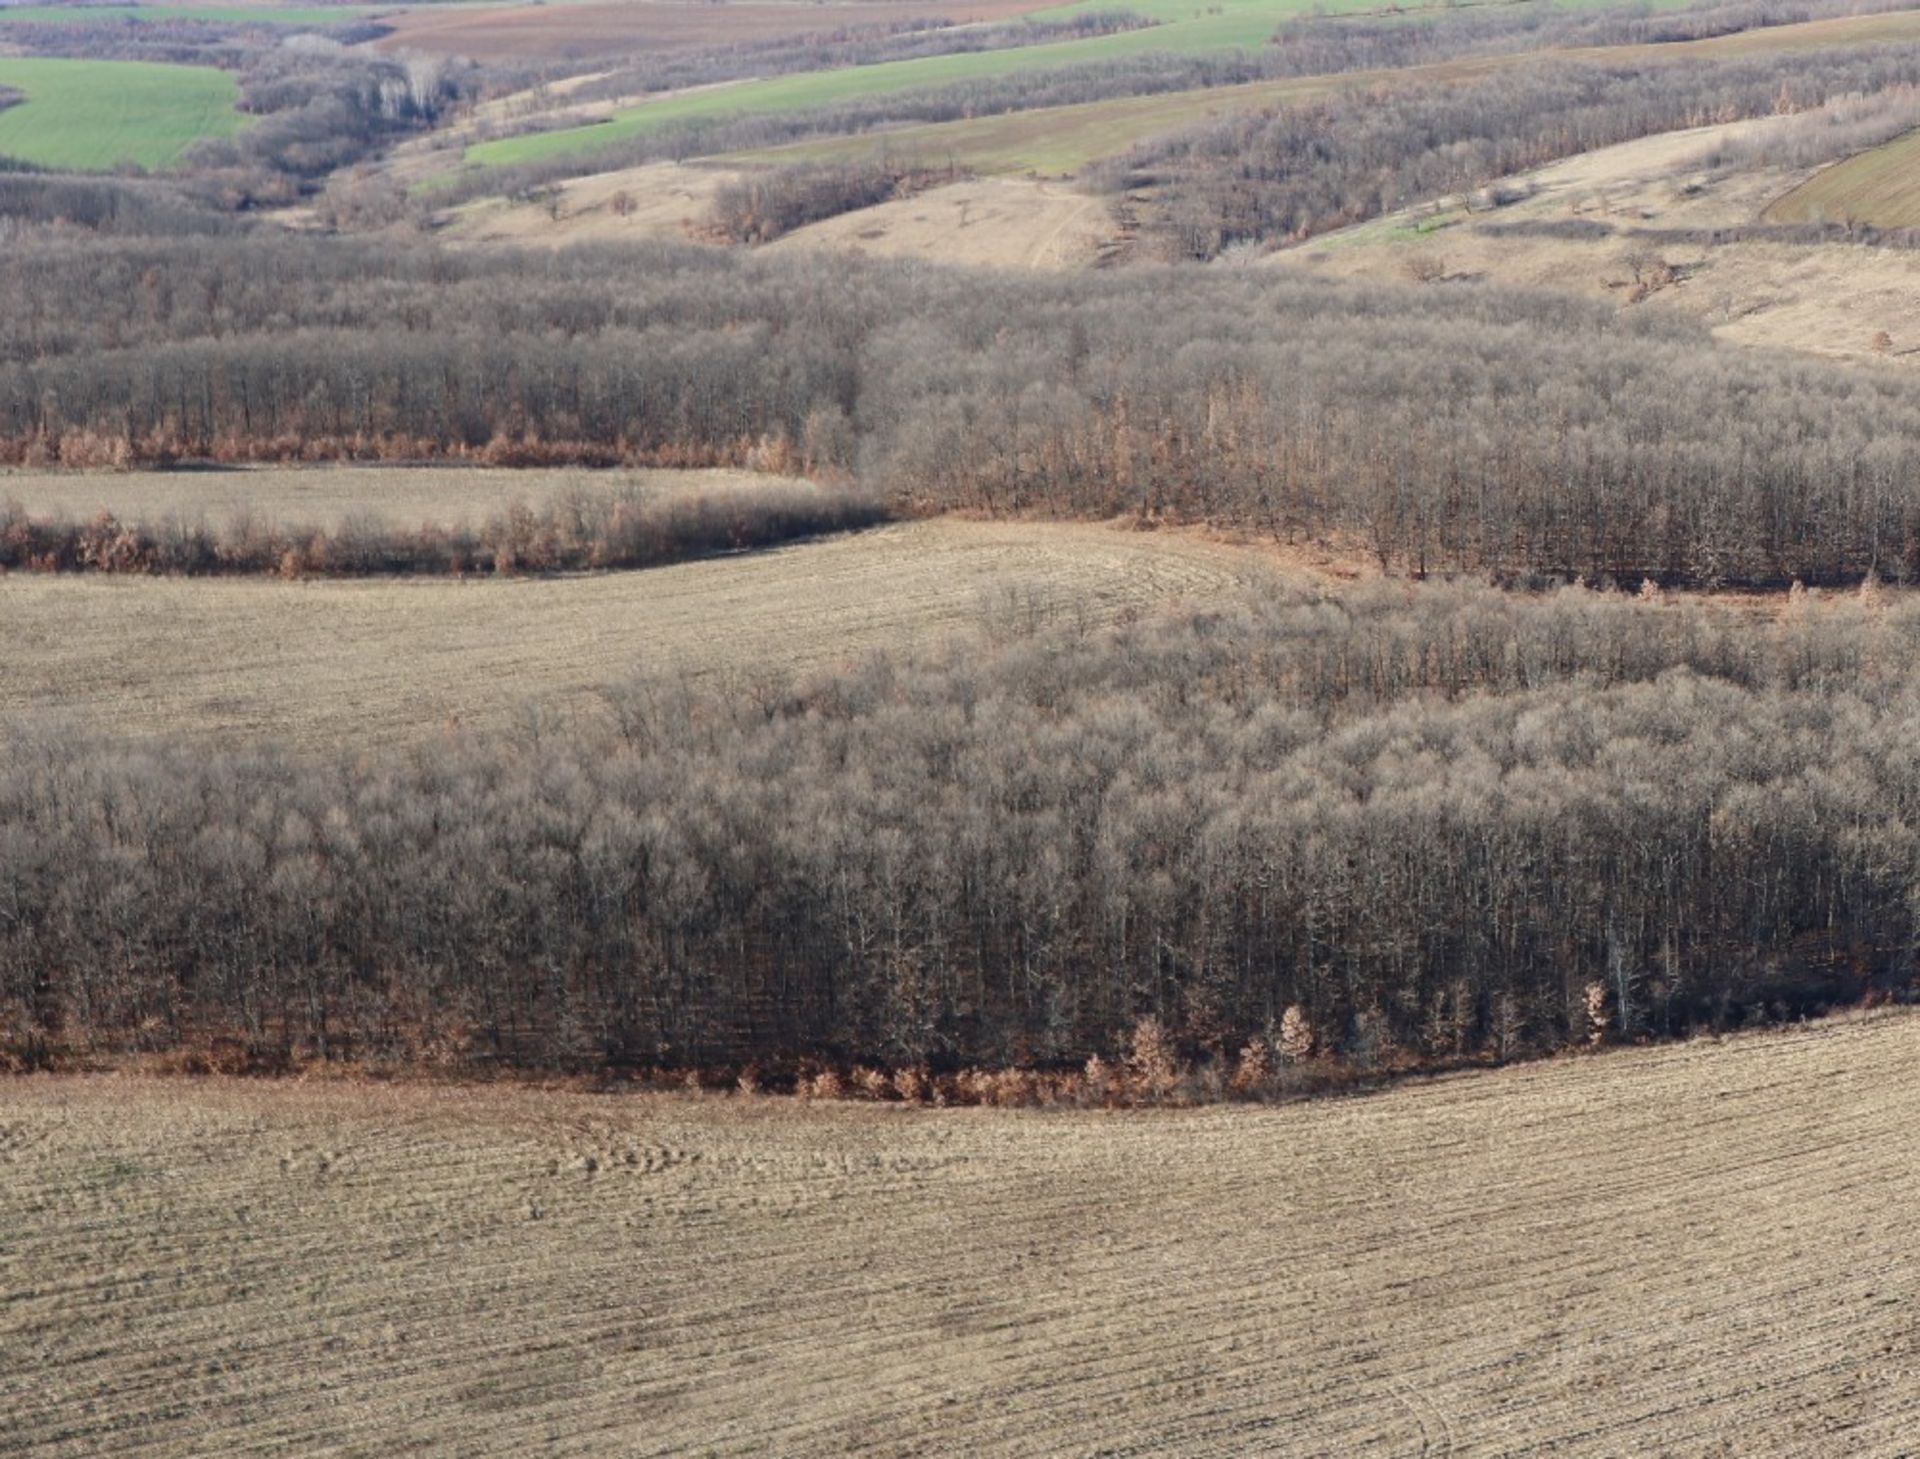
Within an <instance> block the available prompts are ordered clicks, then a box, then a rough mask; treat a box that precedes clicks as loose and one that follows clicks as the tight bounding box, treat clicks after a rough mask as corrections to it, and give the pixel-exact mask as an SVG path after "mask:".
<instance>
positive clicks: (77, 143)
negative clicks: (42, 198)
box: [0, 56, 246, 172]
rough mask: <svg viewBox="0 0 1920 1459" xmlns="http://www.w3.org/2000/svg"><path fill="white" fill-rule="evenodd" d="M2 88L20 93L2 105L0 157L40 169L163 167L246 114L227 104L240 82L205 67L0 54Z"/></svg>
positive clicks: (229, 131) (227, 132)
mask: <svg viewBox="0 0 1920 1459" xmlns="http://www.w3.org/2000/svg"><path fill="white" fill-rule="evenodd" d="M0 86H8V87H11V88H13V89H14V90H16V91H19V92H21V93H22V94H23V95H25V97H26V100H25V101H23V102H22V103H20V104H19V105H18V106H11V107H8V108H7V109H6V110H5V111H0V156H4V157H17V158H19V159H20V160H22V161H24V162H32V163H37V164H38V165H40V166H42V167H53V168H61V169H67V170H72V171H79V172H88V171H104V170H105V169H107V168H110V167H113V166H114V165H115V164H117V163H121V162H137V163H139V164H140V165H141V166H143V167H165V166H167V165H169V164H170V163H173V162H175V161H177V160H178V159H179V157H180V156H181V154H182V153H184V152H185V151H186V150H187V149H188V148H189V147H191V146H192V145H193V144H194V143H195V142H198V141H200V140H201V139H202V138H205V137H230V136H232V135H234V133H236V132H238V131H239V130H240V128H241V126H242V125H243V124H244V122H245V120H246V119H245V118H244V117H242V116H241V115H240V113H239V112H237V111H235V110H234V106H235V104H236V103H237V102H238V101H239V99H240V88H239V85H238V84H237V83H236V82H235V81H234V78H233V77H232V76H231V75H230V74H228V73H227V72H225V71H216V70H214V69H213V68H212V67H210V66H162V65H155V64H152V63H149V62H146V61H66V60H50V59H46V58H43V57H38V56H35V57H12V56H7V57H0Z"/></svg>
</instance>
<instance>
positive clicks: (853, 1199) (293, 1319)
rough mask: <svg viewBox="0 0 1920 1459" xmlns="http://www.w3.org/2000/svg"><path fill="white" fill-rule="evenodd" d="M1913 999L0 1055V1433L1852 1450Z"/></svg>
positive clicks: (1170, 1451) (1198, 1448)
mask: <svg viewBox="0 0 1920 1459" xmlns="http://www.w3.org/2000/svg"><path fill="white" fill-rule="evenodd" d="M1916 1056H1920V1021H1916V1019H1915V1017H1914V1016H1912V1015H1910V1014H1906V1013H1896V1014H1888V1015H1876V1016H1871V1017H1866V1018H1854V1019H1848V1020H1840V1021H1833V1022H1829V1023H1825V1024H1820V1025H1811V1026H1807V1027H1805V1028H1802V1029H1799V1030H1795V1031H1791V1032H1777V1033H1763V1034H1756V1035H1750V1036H1745V1037H1741V1038H1737V1039H1734V1040H1731V1041H1726V1042H1719V1043H1709V1042H1702V1043H1696V1044H1689V1045H1682V1046H1669V1047H1665V1048H1660V1049H1646V1050H1632V1051H1625V1052H1620V1053H1614V1054H1607V1055H1601V1056H1597V1057H1595V1056H1580V1057H1568V1058H1564V1059H1560V1060H1556V1061H1552V1062H1548V1063H1539V1064H1532V1065H1525V1066H1519V1067H1515V1068H1511V1069H1506V1070H1501V1071H1495V1072H1483V1073H1474V1074H1466V1075H1458V1076H1453V1077H1449V1078H1446V1079H1442V1080H1439V1081H1436V1082H1431V1083H1420V1084H1407V1085H1402V1086H1400V1087H1398V1088H1395V1089H1393V1090H1391V1091H1389V1092H1386V1093H1382V1094H1377V1095H1372V1096H1367V1097H1362V1098H1349V1099H1338V1100H1326V1101H1322V1102H1318V1103H1310V1104H1295V1105H1288V1106H1281V1107H1277V1108H1270V1109H1261V1108H1248V1107H1227V1108H1221V1107H1215V1108H1210V1109H1202V1110H1192V1111H1138V1112H1129V1113H1104V1112H1098V1111H1087V1112H1074V1111H1051V1112H1049V1111H1009V1110H989V1109H955V1110H924V1109H923V1110H909V1109H905V1108H902V1107H900V1106H898V1105H886V1106H883V1105H874V1104H832V1105H823V1104H813V1105H805V1104H800V1103H797V1102H795V1101H792V1100H788V1099H784V1098H748V1097H744V1096H738V1095H717V1094H716V1095H704V1096H694V1095H687V1096H675V1095H624V1096H622V1095H591V1094H582V1093H566V1092H558V1091H549V1092H543V1091H537V1090H530V1089H521V1088H511V1087H495V1088H459V1087H445V1086H439V1087H436V1086H429V1085H420V1084H399V1085H359V1084H335V1083H324V1082H322V1083H298V1082H278V1083H273V1082H243V1081H223V1080H217V1079H214V1080H185V1079H180V1080H173V1081H166V1080H153V1079H148V1078H139V1077H131V1076H118V1077H113V1076H97V1077H60V1078H51V1077H35V1078H16V1079H14V1080H12V1081H10V1082H0V1233H4V1235H0V1293H4V1294H5V1300H4V1301H0V1353H4V1354H5V1355H6V1361H5V1362H4V1363H0V1449H3V1450H4V1451H5V1452H7V1453H8V1454H10V1455H20V1456H34V1459H56V1456H68V1455H73V1456H78V1455H94V1454H104V1453H112V1454H115V1455H121V1456H163V1455H201V1454H262V1453H268V1452H273V1453H299V1454H320V1453H327V1454H367V1455H373V1454H392V1453H400V1452H430V1453H448V1454H451V1453H458V1454H463V1455H471V1456H476V1459H485V1456H490V1455H505V1456H521V1455H525V1454H528V1453H533V1452H538V1453H541V1454H552V1455H582V1456H585V1455H593V1456H599V1455H607V1454H622V1455H636V1456H638V1455H669V1454H671V1455H683V1454H703V1455H722V1456H725V1455H743V1456H744V1455H756V1456H757V1455H770V1454H790V1455H814V1454H866V1455H876V1456H881V1455H884V1456H891V1455H908V1454H921V1455H935V1454H939V1455H947V1454H954V1455H958V1454H966V1455H975V1456H983V1459H997V1456H1040V1455H1047V1456H1052V1455H1094V1454H1132V1455H1178V1456H1185V1459H1208V1456H1216V1455H1218V1456H1226V1455H1233V1456H1241V1455H1255V1454H1258V1455H1302V1456H1305V1455H1342V1456H1346V1455H1353V1456H1370V1455H1381V1456H1412V1455H1445V1454H1454V1455H1469V1454H1471V1455H1487V1456H1494V1455H1510V1456H1519V1455H1540V1454H1554V1455H1564V1456H1568V1459H1579V1456H1617V1455H1622V1454H1672V1455H1688V1456H1694V1455H1785V1454H1793V1455H1809V1456H1828V1455H1831V1456H1840V1455H1849V1456H1856V1455H1858V1456H1877V1455H1886V1456H1893V1455H1898V1454H1903V1453H1909V1452H1911V1448H1912V1440H1913V1435H1914V1434H1915V1433H1916V1432H1920V1333H1916V1329H1915V1324H1914V1317H1913V1314H1914V1311H1915V1304H1916V1302H1920V1267H1917V1266H1916V1263H1915V1260H1914V1256H1913V1252H1912V1244H1913V1243H1912V1237H1913V1207H1914V1199H1915V1171H1916V1170H1920V1124H1916V1122H1915V1121H1914V1119H1913V1117H1912V1107H1913V1089H1912V1086H1913V1083H1914V1069H1915V1067H1916V1062H1917V1059H1916Z"/></svg>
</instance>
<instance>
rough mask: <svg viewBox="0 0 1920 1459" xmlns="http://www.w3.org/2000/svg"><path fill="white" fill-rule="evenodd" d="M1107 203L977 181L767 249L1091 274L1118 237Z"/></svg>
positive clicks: (1007, 181) (833, 222) (1038, 187)
mask: <svg viewBox="0 0 1920 1459" xmlns="http://www.w3.org/2000/svg"><path fill="white" fill-rule="evenodd" d="M1118 233H1119V229H1118V226H1117V225H1116V224H1115V222H1114V219H1113V215H1112V212H1111V210H1110V209H1109V208H1108V207H1107V204H1106V201H1105V199H1103V198H1098V197H1095V196H1093V195H1091V194H1089V193H1083V192H1076V191H1074V190H1073V189H1072V188H1070V187H1067V186H1064V185H1062V184H1060V183H1049V182H1039V181H1035V180H1029V179H1025V178H1012V177H993V178H975V179H971V180H969V181H966V182H957V183H953V184H951V185H950V186H947V187H939V188H933V189H931V190H930V191H927V192H923V193H919V194H916V195H915V196H913V197H910V198H900V199H898V200H896V201H894V202H890V203H882V204H880V205H879V206H878V207H874V208H866V209H863V210H861V211H859V212H856V213H845V214H842V215H841V216H839V217H837V218H828V219H825V220H824V221H822V222H819V223H814V224H811V225H809V226H808V227H805V228H800V229H796V230H795V231H794V232H792V233H789V234H788V235H787V236H786V237H784V238H780V239H777V240H775V241H774V242H773V243H771V244H769V245H767V246H768V247H769V248H770V249H773V250H776V251H779V250H785V251H789V252H791V251H795V250H800V249H809V248H813V249H818V248H827V249H844V250H850V251H853V252H856V253H869V254H873V255H875V256H877V257H883V258H919V259H925V260H927V261H928V262H936V263H949V264H969V265H976V266H984V267H994V268H1021V269H1071V268H1085V267H1087V266H1089V265H1090V264H1092V263H1093V262H1094V261H1095V260H1096V259H1097V258H1098V256H1099V254H1100V251H1101V248H1102V247H1103V246H1104V245H1106V244H1108V243H1110V242H1111V241H1112V240H1113V239H1114V238H1116V237H1117V236H1118Z"/></svg>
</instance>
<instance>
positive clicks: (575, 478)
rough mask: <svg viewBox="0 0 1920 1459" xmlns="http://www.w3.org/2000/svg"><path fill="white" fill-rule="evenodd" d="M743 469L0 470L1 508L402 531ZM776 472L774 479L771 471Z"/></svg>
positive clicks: (746, 482)
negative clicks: (357, 523)
mask: <svg viewBox="0 0 1920 1459" xmlns="http://www.w3.org/2000/svg"><path fill="white" fill-rule="evenodd" d="M768 479H769V478H767V477H764V476H756V475H754V474H753V473H751V472H747V471H648V470H639V471H586V470H573V469H569V468H544V467H532V468H525V469H510V468H505V467H495V468H485V467H472V466H413V465H409V466H292V467H288V466H244V467H232V468H222V469H215V470H200V471H27V470H18V469H16V470H0V508H4V507H6V506H9V505H12V504H15V503H17V504H18V505H20V506H21V507H23V508H25V509H26V511H27V512H28V513H29V514H30V515H32V516H35V517H66V518H70V519H72V520H74V521H80V522H85V521H89V520H91V519H92V518H93V517H94V516H95V515H97V514H98V513H100V512H103V511H106V512H111V513H113V515H114V516H116V517H118V518H119V519H120V520H121V521H123V522H128V523H133V524H137V525H144V526H157V525H159V524H160V523H163V522H165V521H167V520H169V519H172V520H177V521H179V522H181V523H183V524H185V525H188V526H193V525H195V524H198V523H204V524H206V525H207V526H210V527H214V528H223V527H226V526H227V525H228V524H229V523H232V522H234V521H236V520H242V519H245V520H252V521H256V522H262V523H267V524H270V525H274V526H279V527H285V528H289V529H291V528H295V527H323V528H327V529H329V530H332V529H335V528H338V527H339V526H340V524H341V523H343V522H346V521H349V520H353V519H363V520H364V519H371V520H373V521H376V522H380V523H383V524H385V525H388V526H392V527H395V528H399V529H401V530H409V529H412V528H415V527H419V526H422V525H426V524H431V525H433V526H436V527H447V528H454V527H463V526H474V527H477V526H480V525H482V524H484V523H485V522H487V521H489V520H490V519H492V518H494V517H497V516H499V515H501V514H503V513H505V512H506V511H507V510H508V509H509V508H511V507H515V506H525V507H530V508H532V509H534V510H536V511H537V510H540V509H542V508H544V507H547V506H549V505H550V504H551V503H553V502H554V501H555V500H556V499H558V498H560V497H562V496H564V495H566V494H568V493H571V492H580V493H582V494H584V495H586V496H589V497H593V496H603V495H606V496H612V495H624V494H626V493H628V492H632V493H635V494H646V495H661V496H665V495H668V494H670V493H674V492H694V493H697V492H701V491H706V490H713V489H719V490H726V489H727V488H729V487H746V486H751V485H753V484H754V483H755V482H759V481H765V480H768ZM772 479H773V480H782V479H783V478H777V477H776V478H772Z"/></svg>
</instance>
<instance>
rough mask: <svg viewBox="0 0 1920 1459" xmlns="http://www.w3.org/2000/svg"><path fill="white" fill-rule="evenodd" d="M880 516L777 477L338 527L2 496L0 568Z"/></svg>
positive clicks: (640, 554) (262, 565)
mask: <svg viewBox="0 0 1920 1459" xmlns="http://www.w3.org/2000/svg"><path fill="white" fill-rule="evenodd" d="M885 516H886V513H885V511H884V509H883V508H882V507H881V506H880V505H879V503H878V502H876V501H875V500H874V499H873V498H872V497H871V496H869V495H867V494H866V493H863V492H860V491H857V490H855V489H852V488H849V487H826V486H816V485H815V484H813V483H812V482H807V481H795V480H789V479H779V478H768V479H765V480H760V481H751V482H745V483H730V484H725V485H706V486H701V487H698V488H688V489H685V490H676V491H649V490H641V489H629V490H625V491H616V492H605V491H593V490H590V489H586V488H582V489H578V490H569V491H566V492H563V493H561V494H560V495H559V496H557V497H556V498H555V499H554V500H552V501H551V502H547V503H545V504H542V505H540V506H529V505H527V504H525V503H518V504H515V505H513V506H511V507H509V508H508V509H506V510H505V511H502V512H499V513H496V514H495V515H493V516H491V517H489V518H488V519H487V520H486V521H484V522H482V523H480V524H478V525H474V524H470V523H465V522H456V523H453V524H441V523H435V522H427V523H422V524H420V525H418V526H411V527H407V526H401V525H399V524H396V523H393V522H391V521H387V520H384V519H382V518H380V517H378V516H376V515H373V514H371V513H369V514H365V515H360V516H354V517H349V518H347V519H346V520H344V521H342V522H340V523H339V524H337V525H334V526H313V525H308V526H295V525H285V524H280V523H276V522H273V521H270V520H267V519H266V518H264V517H261V516H259V515H257V514H251V513H246V514H241V515H239V516H237V517H235V518H234V519H233V520H232V521H230V522H228V523H227V524H226V525H225V526H224V527H214V526H210V525H208V524H207V523H206V522H204V521H197V520H188V519H184V518H181V517H178V516H173V517H168V518H164V519H161V520H158V521H134V522H124V521H121V520H120V519H119V518H118V517H116V516H114V515H113V514H112V513H111V512H107V511H102V512H100V513H99V514H98V515H96V516H94V517H93V518H91V519H90V520H88V521H86V522H75V521H72V520H69V519H63V518H59V517H45V516H43V517H35V516H33V515H31V514H30V513H29V512H27V510H26V509H25V508H24V507H22V506H21V505H20V504H19V503H18V502H11V503H9V502H5V501H4V500H0V572H5V571H10V570H11V571H26V572H102V573H122V574H155V573H165V574H174V575H180V576H189V577H211V576H231V575H246V574H276V575H278V576H281V577H373V576H392V575H395V574H409V573H442V574H448V573H450V574H456V575H467V574H474V575H487V574H516V573H551V572H579V571H588V570H603V569H610V568H644V567H657V566H660V565H661V564H663V563H669V562H683V561H686V560H687V559H689V558H693V557H703V556H708V555H711V554H714V553H720V552H738V551H742V550H745V549H748V548H756V547H772V546H777V545H778V544H780V543H783V542H793V541H797V540H799V539H800V538H803V537H810V536H816V535H818V534H820V533H824V532H842V531H849V530H852V529H854V528H858V527H869V526H872V525H874V524H875V523H877V522H880V521H882V520H884V519H885Z"/></svg>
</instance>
